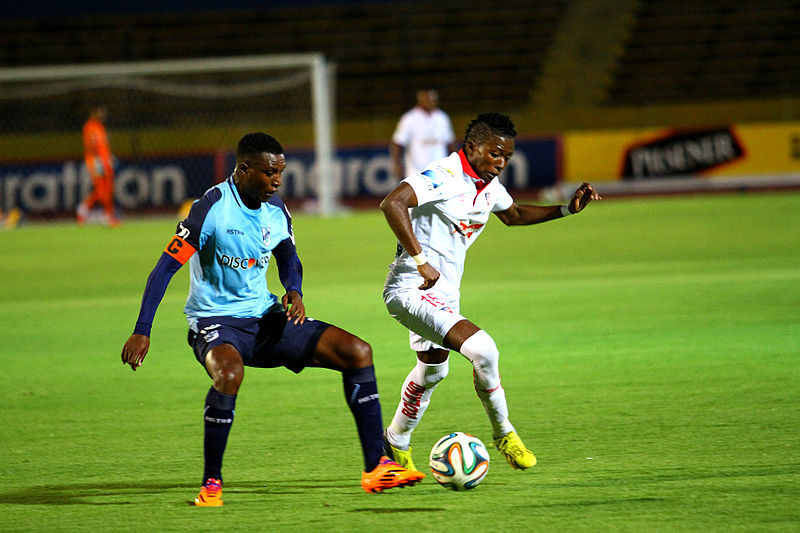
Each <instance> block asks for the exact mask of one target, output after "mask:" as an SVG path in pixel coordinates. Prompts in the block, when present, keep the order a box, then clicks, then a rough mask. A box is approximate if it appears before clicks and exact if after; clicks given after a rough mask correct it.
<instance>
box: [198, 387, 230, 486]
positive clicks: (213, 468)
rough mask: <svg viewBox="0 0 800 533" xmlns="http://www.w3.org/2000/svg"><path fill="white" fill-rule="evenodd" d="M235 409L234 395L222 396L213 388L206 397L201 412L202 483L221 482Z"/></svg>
mask: <svg viewBox="0 0 800 533" xmlns="http://www.w3.org/2000/svg"><path fill="white" fill-rule="evenodd" d="M235 407H236V395H235V394H222V393H221V392H217V390H216V389H215V388H214V387H211V390H209V391H208V394H207V395H206V407H205V410H204V411H203V420H204V423H205V437H204V439H203V455H204V457H205V471H204V473H203V481H202V483H205V482H206V480H207V479H208V478H212V477H213V478H215V479H219V480H220V481H222V455H223V454H224V453H225V445H226V444H227V443H228V433H230V431H231V425H232V424H233V411H234V408H235Z"/></svg>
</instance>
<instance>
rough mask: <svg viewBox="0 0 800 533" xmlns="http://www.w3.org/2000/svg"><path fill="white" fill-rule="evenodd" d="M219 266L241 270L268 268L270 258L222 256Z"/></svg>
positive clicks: (266, 256) (264, 256)
mask: <svg viewBox="0 0 800 533" xmlns="http://www.w3.org/2000/svg"><path fill="white" fill-rule="evenodd" d="M217 260H218V261H219V264H220V265H222V266H224V267H230V268H235V269H239V270H247V269H248V268H253V267H256V266H257V267H258V268H267V265H269V256H268V255H262V256H261V257H260V258H259V259H255V258H253V257H237V256H235V255H227V254H222V255H220V256H219V257H218V259H217Z"/></svg>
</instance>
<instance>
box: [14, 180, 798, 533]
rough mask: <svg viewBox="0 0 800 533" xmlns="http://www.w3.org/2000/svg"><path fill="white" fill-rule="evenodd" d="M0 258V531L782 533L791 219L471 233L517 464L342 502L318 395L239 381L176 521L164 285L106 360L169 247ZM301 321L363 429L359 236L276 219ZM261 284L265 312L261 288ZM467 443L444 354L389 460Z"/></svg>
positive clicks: (346, 492)
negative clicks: (336, 349) (157, 300)
mask: <svg viewBox="0 0 800 533" xmlns="http://www.w3.org/2000/svg"><path fill="white" fill-rule="evenodd" d="M175 222H176V221H175V220H173V219H168V218H157V219H136V220H129V221H128V222H127V223H125V224H124V225H123V226H121V227H119V228H116V229H109V228H105V227H85V228H78V227H77V226H75V225H73V224H70V223H60V224H51V225H29V226H22V227H20V228H18V229H17V230H14V231H6V232H2V233H0V258H2V282H3V283H2V290H0V324H2V326H0V328H1V329H0V331H2V348H0V385H1V386H0V416H1V417H2V422H3V423H2V427H3V432H2V434H3V437H2V453H1V454H0V472H2V485H0V530H2V531H26V530H28V531H32V530H36V531H75V530H93V531H103V530H116V531H119V530H122V531H125V530H128V531H198V530H209V531H215V530H217V531H229V530H239V531H319V530H321V529H322V528H325V529H327V530H330V531H355V532H358V531H364V532H366V531H369V532H375V531H463V530H466V529H467V528H471V529H473V530H479V529H480V530H488V531H508V532H511V531H554V530H558V531H563V530H580V531H643V530H647V531H662V530H664V531H668V530H677V531H685V530H690V531H691V530H695V531H697V530H706V531H730V530H740V531H752V530H775V531H786V530H798V529H800V505H798V502H800V288H798V287H800V194H798V193H797V192H786V193H758V194H725V195H713V196H687V197H669V198H649V199H624V200H621V199H608V200H605V201H603V202H598V203H596V204H593V205H591V206H589V208H588V209H587V211H585V212H584V213H582V214H580V215H578V216H574V217H570V218H568V219H566V220H559V221H555V222H550V223H547V224H544V225H541V226H535V227H530V228H506V227H504V226H503V225H502V224H501V223H500V222H499V221H498V220H492V221H491V222H490V224H489V227H488V228H487V229H486V231H485V234H484V235H483V236H482V237H481V239H480V240H479V241H478V242H477V243H476V244H475V246H474V247H473V248H472V249H471V250H470V252H469V261H468V264H467V272H466V274H465V278H464V283H463V294H462V306H463V313H464V314H465V315H466V316H468V317H470V318H471V319H472V320H473V321H474V322H476V323H477V324H478V325H480V326H481V327H483V328H485V329H486V330H487V331H488V332H489V333H490V334H491V335H492V336H493V337H494V339H495V340H496V341H497V344H498V346H499V348H500V353H501V373H502V377H503V385H504V387H505V389H506V392H507V395H508V399H509V406H510V411H511V420H512V422H513V423H514V424H515V425H516V427H517V429H518V431H519V433H520V435H521V436H522V437H523V439H524V440H525V441H526V443H527V444H528V445H529V446H530V447H531V449H532V450H533V451H534V452H535V453H536V455H537V457H538V459H539V464H538V465H537V466H536V467H534V468H533V469H531V470H529V471H525V472H519V471H515V470H512V469H511V468H510V467H509V466H508V465H507V464H506V463H505V462H504V461H503V460H502V458H501V457H500V456H499V455H498V454H497V452H496V451H495V450H492V451H491V460H492V463H491V467H490V470H489V474H488V476H487V477H486V479H485V480H484V482H483V484H482V485H481V486H480V487H478V488H477V489H476V490H474V491H471V492H467V493H454V492H450V491H447V490H445V489H443V488H441V487H439V486H438V485H437V484H436V483H435V482H434V481H433V480H432V478H431V477H430V476H429V477H428V478H427V479H426V480H425V481H424V482H423V483H422V484H421V485H417V486H416V487H411V488H406V489H402V490H393V491H389V492H387V493H385V494H379V495H371V494H367V493H365V492H363V491H362V489H361V487H360V485H359V481H360V471H361V466H362V465H361V457H360V451H359V447H358V444H357V439H356V434H355V425H354V423H353V421H352V419H351V417H350V413H349V411H348V410H347V408H346V405H345V403H344V399H343V392H342V388H341V381H340V378H339V375H338V374H336V373H334V372H331V371H325V370H319V369H309V370H306V371H304V372H303V373H302V374H300V375H299V376H295V375H293V374H292V373H291V372H289V371H288V370H285V369H274V370H257V369H248V370H247V371H246V375H245V380H244V384H243V386H242V389H241V391H240V395H239V399H238V403H237V412H236V422H235V423H234V426H233V430H232V433H231V439H230V441H229V445H228V452H227V454H226V458H225V481H226V485H225V502H226V504H225V507H223V508H221V509H198V508H194V507H192V506H191V505H190V502H191V501H192V500H193V498H194V496H195V495H196V493H197V490H198V488H199V484H200V481H201V480H200V477H201V475H202V449H201V444H202V407H203V398H204V397H205V394H206V391H207V389H208V386H209V380H208V378H207V376H206V375H205V373H204V371H203V370H202V368H201V367H200V366H199V365H198V364H197V363H196V362H195V360H194V357H193V356H192V354H191V352H190V350H189V348H188V347H187V346H186V344H185V334H186V323H185V319H184V318H183V315H182V312H181V310H182V306H183V302H184V299H185V297H186V290H187V287H188V272H187V269H185V268H184V269H182V270H181V271H179V273H178V274H177V275H176V277H175V278H174V279H173V282H172V284H171V285H170V287H169V290H168V291H167V294H166V296H165V298H164V301H163V302H162V304H161V307H160V308H159V311H158V314H157V316H156V323H155V327H154V330H153V335H152V344H151V350H150V354H149V355H148V357H147V359H146V360H145V363H144V365H143V366H142V367H141V368H140V369H139V370H138V371H137V372H135V373H134V372H131V370H130V369H129V368H128V367H126V366H123V365H122V363H121V361H120V349H121V347H122V344H123V343H124V341H125V339H126V338H127V337H128V335H129V334H130V331H131V329H132V327H133V324H134V321H135V319H136V314H137V312H138V307H139V299H140V297H141V291H142V288H143V287H144V282H145V279H146V277H147V275H148V273H149V271H150V269H151V268H152V266H153V265H154V263H155V261H156V259H157V257H158V255H159V254H160V251H161V249H162V248H163V246H164V245H165V244H166V242H167V240H168V238H169V236H170V235H171V234H172V232H173V231H174V228H175ZM295 229H296V235H297V243H298V250H299V253H300V256H301V259H302V260H303V262H304V266H305V272H306V274H305V286H304V289H305V292H306V298H305V302H306V306H307V309H308V310H309V313H310V315H311V316H315V317H319V318H321V319H325V320H327V321H330V322H333V323H335V324H337V325H339V326H342V327H344V328H346V329H348V330H350V331H352V332H353V333H355V334H357V335H359V336H361V337H362V338H364V339H365V340H367V341H368V342H370V343H371V344H372V346H373V349H374V353H375V360H376V369H377V373H378V379H379V382H378V384H379V387H380V391H381V394H382V404H383V416H384V420H385V421H387V422H388V420H389V419H390V417H391V415H392V413H393V411H394V408H395V406H396V402H397V399H398V396H399V387H400V385H401V383H402V381H403V379H404V377H405V375H406V373H407V372H408V370H409V369H410V368H411V366H412V364H413V356H412V353H411V352H410V350H409V348H408V345H407V334H406V332H405V331H404V330H403V329H402V328H401V327H400V326H399V325H398V324H397V323H395V322H394V321H393V320H392V319H391V318H390V317H389V315H388V314H387V313H386V311H385V309H384V307H383V303H382V301H381V288H382V284H383V278H384V276H385V273H386V266H387V264H388V263H389V262H390V260H391V258H392V255H393V253H394V248H395V244H394V239H393V237H392V235H391V233H390V231H389V229H388V227H387V226H386V224H385V223H384V221H383V219H382V217H381V215H380V214H379V213H378V212H359V213H354V214H351V215H348V216H341V217H336V218H331V219H321V218H317V217H313V216H307V215H298V216H296V217H295ZM270 284H271V286H272V287H273V290H275V291H276V292H277V291H278V284H277V282H276V276H275V273H274V272H271V273H270ZM451 430H460V431H467V432H470V433H473V434H475V435H477V436H478V437H480V438H482V439H483V440H484V442H487V443H489V442H490V441H491V434H490V429H489V425H488V422H487V421H486V418H485V415H484V413H483V409H482V407H481V405H480V402H479V401H478V399H477V398H476V397H475V394H474V391H473V390H472V383H471V374H470V371H469V365H468V364H467V362H466V361H465V360H464V359H462V358H461V357H460V356H458V355H454V357H453V359H452V360H451V372H450V376H449V377H448V379H447V380H445V381H444V382H443V383H442V384H441V385H440V386H439V388H438V390H437V391H436V393H435V394H434V396H433V402H432V404H431V407H430V409H429V410H428V412H427V415H426V417H425V419H424V420H423V422H422V423H421V425H420V427H419V428H418V430H417V432H416V433H415V437H414V441H413V445H414V449H415V459H416V461H417V464H418V465H420V466H425V465H426V463H427V453H428V451H429V449H430V446H431V445H432V444H433V443H434V442H435V441H436V440H437V439H438V438H439V437H440V436H441V435H443V434H444V433H446V432H449V431H451Z"/></svg>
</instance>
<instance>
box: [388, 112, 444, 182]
mask: <svg viewBox="0 0 800 533" xmlns="http://www.w3.org/2000/svg"><path fill="white" fill-rule="evenodd" d="M392 141H393V142H394V143H396V144H399V145H400V146H402V147H404V148H405V155H404V158H403V161H404V163H405V170H406V175H409V174H413V173H415V172H419V171H421V170H422V169H424V168H425V167H426V166H428V164H429V163H431V162H432V161H436V160H437V159H441V158H442V157H445V156H446V155H447V146H448V145H449V144H450V143H452V142H454V141H455V134H454V133H453V125H452V124H451V123H450V118H449V117H448V116H447V113H445V112H444V111H442V110H441V109H434V110H433V111H431V112H430V113H429V112H427V111H425V110H424V109H422V108H421V107H419V106H417V107H414V108H412V109H410V110H408V111H406V112H405V113H404V114H403V116H402V117H400V122H398V123H397V128H395V130H394V134H393V135H392Z"/></svg>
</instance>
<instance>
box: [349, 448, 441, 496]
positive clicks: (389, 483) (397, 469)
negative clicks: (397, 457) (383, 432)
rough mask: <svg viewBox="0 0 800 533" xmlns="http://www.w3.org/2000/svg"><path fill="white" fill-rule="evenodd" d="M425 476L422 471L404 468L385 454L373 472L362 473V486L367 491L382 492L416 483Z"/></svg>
mask: <svg viewBox="0 0 800 533" xmlns="http://www.w3.org/2000/svg"><path fill="white" fill-rule="evenodd" d="M424 477H425V474H423V473H422V472H418V471H416V470H409V469H407V468H403V467H402V466H400V465H399V464H397V463H395V462H394V461H392V460H391V459H389V458H388V457H386V456H383V457H381V460H380V462H379V463H378V466H376V467H375V469H374V470H372V472H362V473H361V487H362V488H363V489H364V490H365V491H367V492H382V491H384V490H387V489H391V488H394V487H405V486H407V485H414V484H416V483H417V482H419V481H421V480H422V479H423V478H424Z"/></svg>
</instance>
